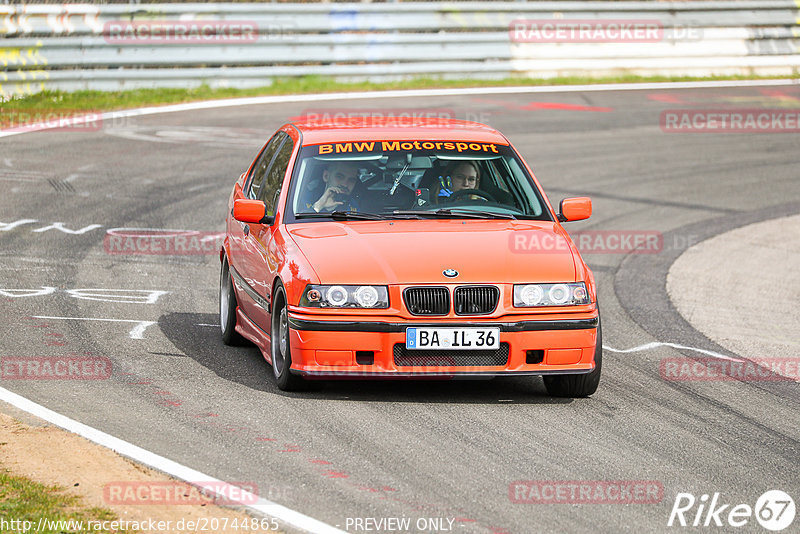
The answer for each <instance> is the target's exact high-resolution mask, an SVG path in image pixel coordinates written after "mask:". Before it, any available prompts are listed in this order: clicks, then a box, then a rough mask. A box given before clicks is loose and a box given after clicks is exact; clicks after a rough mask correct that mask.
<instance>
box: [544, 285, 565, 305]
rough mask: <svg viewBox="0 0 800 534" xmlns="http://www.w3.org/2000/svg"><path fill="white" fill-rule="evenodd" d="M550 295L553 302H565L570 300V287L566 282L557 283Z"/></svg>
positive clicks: (551, 289)
mask: <svg viewBox="0 0 800 534" xmlns="http://www.w3.org/2000/svg"><path fill="white" fill-rule="evenodd" d="M548 296H549V297H550V302H552V303H553V304H565V303H566V302H567V301H568V300H569V288H568V287H567V286H566V285H565V284H555V285H553V286H552V287H551V288H550V291H549V292H548Z"/></svg>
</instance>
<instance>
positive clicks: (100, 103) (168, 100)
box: [0, 75, 792, 128]
mask: <svg viewBox="0 0 800 534" xmlns="http://www.w3.org/2000/svg"><path fill="white" fill-rule="evenodd" d="M773 78H787V79H788V78H792V76H769V77H766V76H717V77H706V78H699V77H690V76H684V77H676V76H650V77H641V76H631V75H627V76H618V77H610V78H586V77H565V78H552V79H547V80H542V79H538V78H505V79H501V80H469V79H464V80H442V79H437V78H416V79H412V80H404V81H397V82H387V83H372V82H355V83H344V82H336V81H332V80H330V79H326V78H324V77H320V76H306V77H302V78H292V79H285V80H276V81H275V82H274V83H273V84H272V85H270V86H267V87H258V88H252V89H236V88H220V89H212V88H210V87H208V86H202V87H198V88H195V89H133V90H129V91H115V92H103V91H75V92H64V91H44V92H41V93H36V94H33V95H28V96H23V97H14V98H12V99H10V100H8V101H6V102H2V103H0V128H3V127H8V126H9V125H15V124H17V123H18V122H20V117H21V116H24V117H27V118H29V119H31V118H32V119H33V120H31V122H34V121H35V118H36V116H37V113H38V114H45V113H52V112H80V111H110V110H115V109H126V108H136V107H142V106H152V105H161V104H176V103H181V102H192V101H197V100H212V99H220V98H235V97H248V96H264V95H294V94H304V93H330V92H345V91H378V90H389V89H432V88H453V87H498V86H521V85H569V84H599V83H643V82H679V81H710V80H758V79H773ZM23 114H24V115H23Z"/></svg>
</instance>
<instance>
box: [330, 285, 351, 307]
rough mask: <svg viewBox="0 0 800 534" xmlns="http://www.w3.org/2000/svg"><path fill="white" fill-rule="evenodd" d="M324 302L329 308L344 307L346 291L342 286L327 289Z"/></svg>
mask: <svg viewBox="0 0 800 534" xmlns="http://www.w3.org/2000/svg"><path fill="white" fill-rule="evenodd" d="M325 300H327V301H328V303H329V304H330V305H331V306H344V305H345V304H347V290H346V289H345V288H343V287H342V286H333V287H331V288H329V289H328V293H327V294H326V295H325Z"/></svg>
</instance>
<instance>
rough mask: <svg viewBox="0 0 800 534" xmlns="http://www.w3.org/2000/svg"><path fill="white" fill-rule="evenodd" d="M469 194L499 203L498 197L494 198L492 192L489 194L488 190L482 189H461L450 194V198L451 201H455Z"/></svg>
mask: <svg viewBox="0 0 800 534" xmlns="http://www.w3.org/2000/svg"><path fill="white" fill-rule="evenodd" d="M468 195H475V196H476V197H481V198H482V199H484V200H486V201H488V202H494V203H497V199H496V198H494V197H493V196H492V195H491V194H489V193H487V192H486V191H483V190H481V189H461V190H459V191H456V192H455V193H453V194H452V195H450V197H449V199H450V202H454V201H456V200H458V199H459V198H461V197H465V196H468Z"/></svg>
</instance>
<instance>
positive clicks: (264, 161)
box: [247, 132, 289, 200]
mask: <svg viewBox="0 0 800 534" xmlns="http://www.w3.org/2000/svg"><path fill="white" fill-rule="evenodd" d="M287 137H289V136H288V135H286V133H285V132H278V133H276V134H275V135H273V136H272V139H270V141H269V143H268V144H267V147H266V148H265V149H264V151H263V152H262V153H261V156H259V158H258V161H257V162H256V164H255V166H254V167H253V173H252V174H251V175H250V187H249V189H248V192H247V198H250V199H252V200H256V199H257V198H259V196H260V193H261V187H262V186H263V184H264V177H265V176H266V175H267V171H268V170H269V164H270V163H271V162H272V158H273V157H274V156H275V153H276V152H277V151H278V148H280V146H281V143H283V140H284V139H286V138H287Z"/></svg>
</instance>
